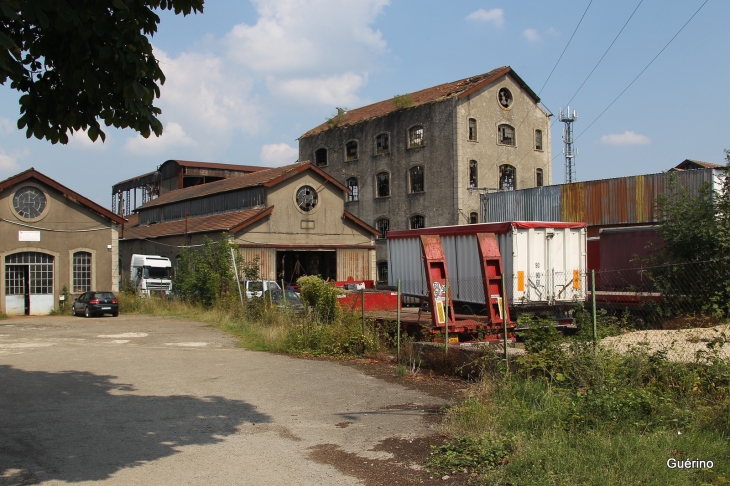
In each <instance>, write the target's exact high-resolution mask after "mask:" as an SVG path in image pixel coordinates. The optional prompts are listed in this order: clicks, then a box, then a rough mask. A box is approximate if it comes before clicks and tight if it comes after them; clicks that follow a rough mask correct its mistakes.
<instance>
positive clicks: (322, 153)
mask: <svg viewBox="0 0 730 486" xmlns="http://www.w3.org/2000/svg"><path fill="white" fill-rule="evenodd" d="M314 163H315V164H317V166H318V167H322V166H323V165H327V149H326V148H321V149H319V150H317V151H316V152H314Z"/></svg>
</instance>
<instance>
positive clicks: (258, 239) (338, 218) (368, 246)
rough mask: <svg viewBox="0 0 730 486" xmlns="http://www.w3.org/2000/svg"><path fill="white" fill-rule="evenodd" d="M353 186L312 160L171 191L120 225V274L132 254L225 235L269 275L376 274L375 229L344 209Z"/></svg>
mask: <svg viewBox="0 0 730 486" xmlns="http://www.w3.org/2000/svg"><path fill="white" fill-rule="evenodd" d="M349 194H350V191H349V189H347V187H345V186H344V185H342V184H341V183H339V182H338V181H337V180H336V179H334V178H333V177H331V176H330V175H328V174H327V173H326V172H324V171H322V170H321V169H319V168H317V167H315V166H313V165H311V164H309V163H308V162H299V163H296V164H293V165H288V166H284V167H279V168H275V169H265V170H260V171H256V172H253V173H250V174H246V175H242V176H239V177H234V178H231V179H226V180H221V181H217V182H210V183H207V184H204V185H199V186H195V187H189V188H186V189H178V190H175V191H171V192H168V193H166V194H163V195H161V196H160V197H158V198H157V199H154V200H153V201H150V202H148V203H147V204H144V205H142V206H140V207H139V208H138V209H137V211H136V214H135V215H133V216H132V217H130V221H129V224H128V225H125V227H124V228H123V229H122V232H121V235H120V254H121V260H122V261H123V262H124V263H123V268H122V272H123V273H122V277H123V278H125V279H128V278H129V266H130V265H129V264H130V261H131V257H132V254H135V253H136V254H147V255H161V256H166V257H168V258H170V260H172V261H173V262H176V260H177V259H178V257H179V255H180V251H181V249H182V248H183V247H196V246H199V245H202V244H203V242H204V240H205V238H206V237H208V238H210V239H212V240H214V241H217V240H219V239H221V238H223V237H227V238H230V239H231V240H232V241H233V242H235V243H236V244H237V245H238V247H239V249H240V250H241V256H242V257H243V259H244V260H245V261H249V262H250V261H253V259H254V258H258V260H259V263H260V273H261V277H262V278H265V279H271V280H274V279H275V280H277V281H280V280H282V279H284V280H285V281H286V282H287V283H290V282H296V279H297V278H298V277H300V276H302V275H320V276H322V278H325V279H329V280H334V281H347V280H356V281H363V280H374V275H375V238H376V236H377V234H378V233H377V231H376V230H375V228H373V227H371V226H370V225H367V224H365V223H364V222H362V221H361V220H360V219H359V218H357V217H356V216H354V215H352V214H351V213H349V212H348V211H347V210H346V209H345V201H346V199H347V196H348V195H349ZM224 235H225V236H224Z"/></svg>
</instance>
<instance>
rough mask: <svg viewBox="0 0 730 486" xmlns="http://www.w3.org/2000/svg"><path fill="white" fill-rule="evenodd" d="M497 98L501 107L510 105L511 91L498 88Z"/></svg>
mask: <svg viewBox="0 0 730 486" xmlns="http://www.w3.org/2000/svg"><path fill="white" fill-rule="evenodd" d="M497 99H498V100H499V104H500V105H502V108H509V107H510V106H512V99H513V98H512V93H511V92H510V90H508V89H507V88H500V89H499V93H498V94H497Z"/></svg>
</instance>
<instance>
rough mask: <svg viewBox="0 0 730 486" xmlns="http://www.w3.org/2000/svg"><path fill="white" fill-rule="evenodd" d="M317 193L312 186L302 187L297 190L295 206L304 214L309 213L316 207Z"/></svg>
mask: <svg viewBox="0 0 730 486" xmlns="http://www.w3.org/2000/svg"><path fill="white" fill-rule="evenodd" d="M317 199H318V197H317V191H315V190H314V188H313V187H312V186H302V187H300V188H299V189H297V195H296V200H297V206H299V209H301V210H302V211H304V212H307V213H308V212H309V211H311V210H312V209H314V207H315V206H316V205H317Z"/></svg>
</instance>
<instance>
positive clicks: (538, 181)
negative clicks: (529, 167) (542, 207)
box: [535, 169, 543, 187]
mask: <svg viewBox="0 0 730 486" xmlns="http://www.w3.org/2000/svg"><path fill="white" fill-rule="evenodd" d="M535 185H536V186H537V187H542V185H543V182H542V169H535Z"/></svg>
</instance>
